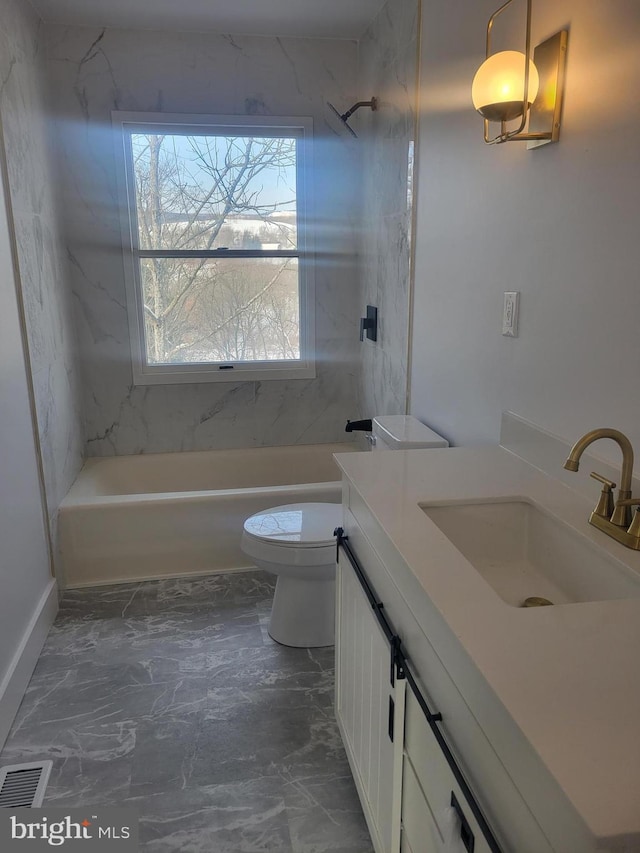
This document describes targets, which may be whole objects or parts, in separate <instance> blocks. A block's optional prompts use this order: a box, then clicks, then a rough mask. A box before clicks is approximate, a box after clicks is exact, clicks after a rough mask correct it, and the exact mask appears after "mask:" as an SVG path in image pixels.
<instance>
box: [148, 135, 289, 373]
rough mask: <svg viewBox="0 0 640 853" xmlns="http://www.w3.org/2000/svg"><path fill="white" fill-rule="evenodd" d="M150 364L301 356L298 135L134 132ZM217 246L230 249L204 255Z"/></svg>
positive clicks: (226, 361)
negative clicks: (159, 253) (178, 253)
mask: <svg viewBox="0 0 640 853" xmlns="http://www.w3.org/2000/svg"><path fill="white" fill-rule="evenodd" d="M131 153H132V157H133V171H134V177H135V201H136V213H137V225H138V246H139V248H140V249H142V250H145V251H146V252H148V253H153V252H157V251H178V250H179V251H185V250H186V251H190V252H193V253H194V254H193V255H192V256H190V257H181V258H167V257H153V256H151V257H143V258H141V259H140V267H139V270H140V275H139V280H140V286H141V289H142V298H143V303H144V330H145V347H146V356H147V362H148V363H149V364H156V365H159V364H180V363H182V364H184V363H219V362H225V363H233V362H246V361H271V360H296V359H299V358H300V300H299V289H300V286H299V273H300V268H299V264H298V259H297V257H273V256H269V255H268V254H267V255H265V256H264V257H260V256H258V257H253V258H247V257H244V258H243V257H238V256H237V255H236V256H233V254H232V253H233V252H234V251H239V252H242V251H246V250H248V249H250V250H252V252H254V253H255V252H265V253H268V252H272V253H273V252H278V251H289V252H296V251H297V244H298V227H297V216H296V205H297V186H296V173H297V169H296V167H297V162H296V161H297V140H296V139H295V138H293V137H292V138H288V137H280V136H253V135H243V136H222V135H219V134H214V133H212V134H197V135H194V134H188V133H167V134H158V133H156V132H154V133H140V132H135V133H132V134H131ZM215 249H225V250H228V251H229V253H230V254H229V256H228V257H224V258H211V257H208V258H207V257H204V256H202V255H201V256H200V257H199V256H198V254H197V253H201V252H204V251H210V250H215Z"/></svg>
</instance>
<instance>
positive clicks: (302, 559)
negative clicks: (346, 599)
mask: <svg viewBox="0 0 640 853" xmlns="http://www.w3.org/2000/svg"><path fill="white" fill-rule="evenodd" d="M361 423H364V422H361ZM369 443H370V445H371V447H372V449H373V450H374V451H377V450H408V449H416V448H429V447H448V442H447V441H446V440H445V439H444V438H442V436H440V435H438V434H437V433H435V432H433V430H431V429H429V427H427V426H425V425H424V424H422V423H420V421H418V420H416V419H415V418H413V417H411V416H409V415H390V416H387V417H378V418H374V420H373V422H372V435H371V436H369ZM341 524H342V506H341V505H340V504H331V503H299V504H287V505H286V506H276V507H273V508H272V509H267V510H263V511H262V512H259V513H256V514H255V515H252V516H251V518H248V519H247V520H246V521H245V523H244V531H243V533H242V541H241V548H242V550H243V551H244V553H245V554H246V555H247V556H248V557H251V559H252V560H253V562H254V563H255V565H256V566H258V568H261V569H265V570H266V571H268V572H271V573H272V574H274V575H277V578H278V580H277V582H276V591H275V595H274V598H273V607H272V609H271V620H270V622H269V634H270V636H271V637H273V639H274V640H276V641H277V642H278V643H282V645H285V646H295V647H299V648H313V647H316V646H332V645H333V643H334V621H335V568H336V543H335V538H334V536H333V531H334V530H335V528H336V527H339V526H340V525H341Z"/></svg>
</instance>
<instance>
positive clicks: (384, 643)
mask: <svg viewBox="0 0 640 853" xmlns="http://www.w3.org/2000/svg"><path fill="white" fill-rule="evenodd" d="M336 587H337V597H336V606H337V609H336V717H337V719H338V725H339V727H340V732H341V734H342V739H343V741H344V744H345V748H346V751H347V755H348V757H349V763H350V765H351V770H352V772H353V776H354V779H355V783H356V787H357V789H358V793H359V795H360V800H361V802H362V807H363V810H364V813H365V817H366V819H367V824H368V826H369V831H370V833H371V837H372V841H373V845H374V848H375V850H376V853H399V850H400V791H401V774H402V744H403V735H404V733H403V729H404V695H405V682H404V681H400V680H398V679H395V684H394V685H392V684H391V651H390V646H389V642H388V640H387V638H386V637H385V635H384V633H383V632H382V629H381V628H380V626H379V625H378V622H377V620H376V618H375V615H374V613H373V610H372V608H371V605H370V603H369V601H368V599H367V597H366V595H365V593H364V591H363V589H362V587H361V585H360V582H359V581H358V578H357V576H356V574H355V572H354V570H353V568H352V566H351V565H350V563H349V560H348V559H347V557H346V556H345V555H344V553H343V552H341V553H340V559H339V562H338V567H337V576H336ZM392 736H393V740H392V739H391V737H392Z"/></svg>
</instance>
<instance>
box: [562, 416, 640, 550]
mask: <svg viewBox="0 0 640 853" xmlns="http://www.w3.org/2000/svg"><path fill="white" fill-rule="evenodd" d="M600 438H611V439H613V441H615V442H617V444H618V445H619V447H620V450H621V451H622V472H621V474H620V489H619V491H618V500H617V501H616V502H615V506H614V502H613V493H612V489H615V487H616V484H615V483H612V482H611V480H607V478H606V477H603V476H602V475H601V474H596V472H595V471H592V473H591V476H592V477H593V478H594V480H598V481H599V482H601V483H602V484H603V488H602V493H601V495H600V500H599V501H598V504H597V506H596V508H595V509H594V511H593V512H592V513H591V516H590V518H589V524H593V526H594V527H597V528H598V530H602V532H603V533H606V534H607V536H611V537H613V538H614V539H616V540H617V541H618V542H621V543H622V544H623V545H626V546H627V548H633V549H634V550H636V551H640V498H634V497H633V496H632V494H631V478H632V476H633V447H632V446H631V442H630V441H629V439H628V438H627V436H626V435H625V434H624V433H622V432H620V431H619V430H617V429H592V430H591V432H587V433H585V435H583V436H582V438H580V439H578V441H576V443H575V444H574V445H573V447H572V448H571V452H570V453H569V456H568V457H567V461H566V462H565V463H564V467H565V468H566V470H567V471H577V470H578V468H579V467H580V458H581V456H582V454H583V453H584V451H585V450H586V449H587V447H588V446H589V445H590V444H592V443H593V442H594V441H597V440H598V439H600ZM632 506H638V507H639V509H638V510H636V512H635V515H634V518H633V521H631V517H630V515H631V507H632Z"/></svg>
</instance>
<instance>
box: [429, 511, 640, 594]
mask: <svg viewBox="0 0 640 853" xmlns="http://www.w3.org/2000/svg"><path fill="white" fill-rule="evenodd" d="M420 508H421V509H422V511H423V512H424V513H425V514H426V515H427V516H428V517H429V518H430V519H431V521H433V522H434V524H435V525H436V526H437V527H439V528H440V530H441V531H442V532H443V533H444V535H445V536H446V537H447V538H448V539H449V541H450V542H451V543H452V544H453V545H454V546H455V547H456V548H457V549H458V550H459V551H460V552H461V553H462V554H463V556H464V557H466V559H467V560H468V561H469V562H470V563H471V565H472V566H473V567H474V568H475V569H476V571H477V572H479V573H480V575H482V577H483V578H484V579H485V581H486V582H487V583H488V584H489V585H490V586H491V587H493V589H494V590H495V591H496V592H497V594H498V595H499V596H500V597H501V598H502V599H503V600H504V601H506V602H507V604H511V605H513V606H514V607H521V606H524V602H525V600H526V599H528V598H531V597H536V598H543V599H547V600H548V601H549V602H551V603H552V604H571V603H575V602H581V601H604V600H608V599H616V598H638V597H640V576H638V575H637V574H636V573H635V572H634V571H633V570H632V569H629V568H628V567H626V566H625V565H624V564H623V563H619V562H618V561H617V560H616V559H615V558H613V557H611V556H609V555H608V554H606V553H605V552H604V551H601V550H599V549H598V548H596V547H595V546H594V545H593V544H592V543H591V542H589V540H588V539H585V538H583V537H582V536H580V535H579V534H577V533H576V532H575V531H573V530H572V529H571V528H570V527H568V526H567V525H566V524H564V523H563V522H561V521H558V520H557V519H556V518H555V517H554V516H552V515H549V514H548V513H546V512H545V511H544V510H542V509H540V508H539V507H538V506H537V505H536V504H534V503H532V502H529V501H528V500H525V499H522V498H514V499H509V500H499V501H489V502H486V501H485V502H474V503H470V502H466V503H448V504H440V505H434V504H421V505H420Z"/></svg>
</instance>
